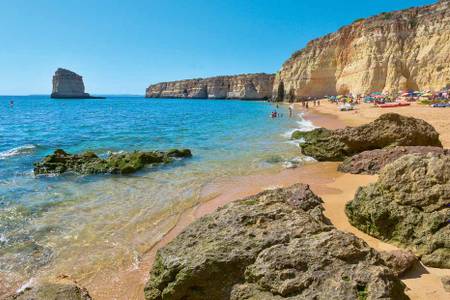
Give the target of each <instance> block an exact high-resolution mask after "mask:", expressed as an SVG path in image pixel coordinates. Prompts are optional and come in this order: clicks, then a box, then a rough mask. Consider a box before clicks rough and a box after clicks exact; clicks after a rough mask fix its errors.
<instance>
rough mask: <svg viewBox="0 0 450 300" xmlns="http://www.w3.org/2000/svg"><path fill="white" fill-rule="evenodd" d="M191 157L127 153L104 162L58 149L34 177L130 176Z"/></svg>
mask: <svg viewBox="0 0 450 300" xmlns="http://www.w3.org/2000/svg"><path fill="white" fill-rule="evenodd" d="M190 156H192V154H191V151H190V150H189V149H183V150H177V149H173V150H170V151H168V152H160V151H149V152H143V151H134V152H128V153H117V154H112V155H110V156H109V157H107V158H106V159H103V158H100V157H98V156H97V155H96V154H95V153H94V152H90V151H88V152H85V153H83V154H80V155H78V154H74V155H72V154H69V153H67V152H65V151H64V150H61V149H57V150H55V152H54V153H53V154H50V155H48V156H46V157H45V158H44V159H43V160H42V161H41V162H38V163H35V164H34V174H35V175H48V174H62V173H65V172H73V173H76V174H81V175H88V174H108V173H109V174H130V173H134V172H136V171H138V170H140V169H142V168H144V167H145V166H146V165H149V164H157V163H168V162H171V161H172V160H173V158H181V157H190Z"/></svg>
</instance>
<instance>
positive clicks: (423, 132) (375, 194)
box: [293, 113, 450, 268]
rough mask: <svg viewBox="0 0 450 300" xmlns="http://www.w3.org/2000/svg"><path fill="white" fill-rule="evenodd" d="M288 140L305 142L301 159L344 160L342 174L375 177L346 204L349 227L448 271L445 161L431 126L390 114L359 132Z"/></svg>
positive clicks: (449, 198)
mask: <svg viewBox="0 0 450 300" xmlns="http://www.w3.org/2000/svg"><path fill="white" fill-rule="evenodd" d="M293 137H294V138H303V139H304V143H303V144H301V147H302V151H303V153H304V154H306V155H310V156H312V157H314V158H316V159H318V160H330V161H341V160H344V161H343V163H342V164H341V165H340V166H339V170H340V171H342V172H349V173H354V174H360V173H364V174H376V173H380V176H379V178H378V181H377V182H376V183H374V184H371V185H369V186H367V187H362V188H359V190H358V191H357V193H356V195H355V198H354V199H353V200H352V201H351V202H349V203H348V204H347V206H346V213H347V216H348V218H349V220H350V223H351V224H352V225H354V226H355V227H357V228H359V229H360V230H362V231H364V232H366V233H368V234H370V235H372V236H375V237H377V238H379V239H382V240H385V241H388V242H391V243H394V244H396V245H399V246H401V247H404V248H408V249H410V250H412V251H413V252H414V253H415V254H416V255H417V256H419V257H421V260H422V262H423V263H424V264H425V265H427V266H432V267H440V268H450V263H449V262H450V227H449V223H448V221H449V220H450V207H449V204H450V171H449V170H450V155H449V151H448V150H446V149H443V148H442V144H441V142H440V141H439V134H438V133H437V132H436V130H435V129H434V128H433V127H432V126H431V125H430V124H428V123H426V122H425V121H423V120H418V119H415V118H410V117H405V116H401V115H398V114H392V113H391V114H385V115H382V116H381V117H380V118H378V119H377V120H375V121H374V122H372V123H369V124H367V125H363V126H360V127H355V128H345V129H341V130H334V131H333V130H327V129H323V128H320V129H316V130H314V131H311V132H306V133H294V136H293ZM352 155H353V156H352Z"/></svg>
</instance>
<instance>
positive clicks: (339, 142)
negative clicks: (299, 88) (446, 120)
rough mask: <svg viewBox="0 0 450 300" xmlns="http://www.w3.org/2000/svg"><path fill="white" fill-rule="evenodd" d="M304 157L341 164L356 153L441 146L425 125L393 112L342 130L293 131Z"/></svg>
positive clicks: (435, 135) (427, 125) (435, 134)
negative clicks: (389, 148)
mask: <svg viewBox="0 0 450 300" xmlns="http://www.w3.org/2000/svg"><path fill="white" fill-rule="evenodd" d="M293 138H296V139H300V138H302V139H303V140H304V142H303V143H301V144H300V146H301V148H302V152H303V154H305V155H307V156H311V157H313V158H315V159H317V160H319V161H342V160H344V159H346V158H347V157H350V156H352V155H355V154H357V153H360V152H363V151H367V150H374V149H382V148H386V147H394V146H435V147H441V148H442V144H441V142H440V141H439V134H438V133H437V131H436V130H435V129H434V128H433V127H432V126H431V125H430V124H428V123H427V122H425V121H423V120H419V119H415V118H412V117H405V116H402V115H399V114H395V113H388V114H384V115H382V116H380V117H379V118H378V119H376V120H375V121H373V122H371V123H369V124H366V125H363V126H359V127H354V128H352V127H348V128H345V129H338V130H328V129H324V128H318V129H314V130H313V131H309V132H303V133H300V132H294V134H293Z"/></svg>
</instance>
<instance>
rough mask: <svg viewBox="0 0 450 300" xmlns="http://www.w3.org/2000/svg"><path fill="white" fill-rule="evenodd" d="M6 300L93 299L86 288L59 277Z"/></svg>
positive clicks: (24, 290)
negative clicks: (55, 280) (54, 280)
mask: <svg viewBox="0 0 450 300" xmlns="http://www.w3.org/2000/svg"><path fill="white" fill-rule="evenodd" d="M5 300H92V298H91V296H90V295H89V293H88V291H87V290H86V289H85V288H82V287H80V286H78V285H77V284H76V283H74V282H72V281H70V280H65V279H59V280H58V281H57V282H44V283H39V284H37V285H35V286H31V287H27V288H25V289H23V290H22V291H20V292H17V293H16V294H14V295H12V296H9V297H6V299H5Z"/></svg>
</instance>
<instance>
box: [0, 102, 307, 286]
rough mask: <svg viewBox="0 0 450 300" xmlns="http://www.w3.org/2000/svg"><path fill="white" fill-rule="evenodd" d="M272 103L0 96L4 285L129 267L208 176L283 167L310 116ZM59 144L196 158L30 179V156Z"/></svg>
mask: <svg viewBox="0 0 450 300" xmlns="http://www.w3.org/2000/svg"><path fill="white" fill-rule="evenodd" d="M11 99H13V100H14V107H10V106H9V100H11ZM274 109H275V107H274V106H273V105H271V104H269V103H265V102H245V101H225V100H176V99H164V100H155V99H145V98H140V97H129V98H120V97H116V98H114V97H113V98H108V99H105V100H52V99H49V98H48V97H31V96H30V97H0V116H1V117H0V273H1V275H0V282H1V283H0V289H3V290H8V289H11V288H16V287H17V286H18V285H20V284H22V283H23V282H25V281H27V280H29V279H30V278H32V277H33V276H37V274H39V273H42V272H52V271H54V270H58V272H69V273H73V274H76V275H77V276H78V278H84V275H83V274H87V273H89V274H92V273H95V272H100V271H104V269H102V268H104V266H106V265H108V268H112V267H111V265H114V266H115V267H118V268H120V267H124V266H128V265H132V264H133V263H136V262H137V261H139V257H140V256H141V255H142V253H143V252H145V251H146V250H148V248H149V247H150V246H151V245H152V244H153V243H154V242H155V241H156V240H158V239H159V238H161V236H162V234H164V231H165V230H166V229H167V228H169V227H170V226H172V225H173V224H172V222H173V220H172V219H171V218H170V217H173V216H176V215H177V214H178V213H179V212H180V211H182V210H183V209H185V208H186V207H188V206H189V205H192V203H196V202H198V201H201V199H200V193H201V190H202V188H203V187H204V186H205V185H206V184H208V183H211V182H214V181H216V180H219V179H224V178H225V179H226V178H231V177H234V176H241V175H246V174H252V173H255V172H259V171H262V170H272V169H281V168H282V167H283V163H285V162H286V161H288V160H291V159H292V158H294V157H296V156H298V155H299V154H298V152H299V151H298V148H297V147H296V146H295V145H294V144H293V143H290V142H289V141H288V136H289V132H291V131H292V130H293V129H295V128H298V127H299V126H300V125H302V124H303V123H304V121H302V120H301V119H299V118H298V117H296V118H292V119H291V118H288V117H287V110H286V108H285V107H280V108H279V109H278V111H279V112H281V113H283V114H284V117H283V118H279V119H271V118H269V114H270V112H271V111H273V110H274ZM302 122H303V123H302ZM306 125H308V124H306ZM56 148H63V149H64V150H66V151H67V152H71V153H77V152H81V151H85V150H92V151H95V152H97V153H98V154H101V155H107V154H108V152H110V151H112V152H117V151H130V150H166V149H170V148H189V149H191V150H192V153H193V157H192V158H191V159H186V160H180V161H176V162H175V163H173V164H170V165H165V166H158V167H151V168H150V167H149V168H147V169H145V170H143V171H141V172H139V173H137V174H134V175H131V176H104V175H102V176H85V177H81V176H74V175H64V176H55V177H34V176H33V172H32V165H33V162H36V161H39V160H40V159H42V158H43V157H44V156H45V155H47V154H49V153H51V152H52V151H53V150H54V149H56ZM99 249H101V251H99ZM92 266H96V268H94V269H95V271H93V270H91V269H92ZM86 276H87V275H86ZM0 295H1V293H0Z"/></svg>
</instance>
